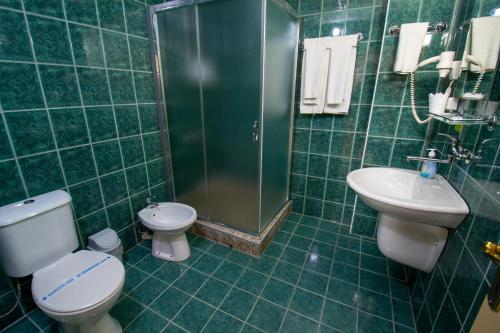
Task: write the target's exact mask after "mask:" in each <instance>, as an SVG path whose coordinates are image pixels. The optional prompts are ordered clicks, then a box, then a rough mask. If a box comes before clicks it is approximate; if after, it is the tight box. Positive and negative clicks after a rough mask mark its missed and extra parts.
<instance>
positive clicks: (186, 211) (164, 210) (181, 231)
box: [139, 202, 197, 261]
mask: <svg viewBox="0 0 500 333" xmlns="http://www.w3.org/2000/svg"><path fill="white" fill-rule="evenodd" d="M139 218H140V220H141V222H142V223H143V224H144V225H145V226H146V227H147V228H149V229H151V230H153V232H154V234H153V248H152V254H153V255H154V256H155V257H158V258H160V259H165V260H170V261H182V260H186V259H187V258H189V256H190V255H191V251H190V250H189V244H188V241H187V238H186V234H185V231H186V230H188V229H189V228H190V227H191V226H192V225H193V223H194V222H195V221H196V218H197V214H196V210H195V209H194V208H193V207H190V206H188V205H184V204H181V203H176V202H161V203H159V204H158V206H149V207H147V208H144V209H143V210H141V211H140V212H139Z"/></svg>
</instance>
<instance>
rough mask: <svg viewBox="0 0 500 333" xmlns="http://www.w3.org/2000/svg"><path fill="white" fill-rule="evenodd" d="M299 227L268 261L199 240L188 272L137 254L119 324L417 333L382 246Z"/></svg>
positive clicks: (404, 290) (137, 250)
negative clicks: (377, 248) (380, 247)
mask: <svg viewBox="0 0 500 333" xmlns="http://www.w3.org/2000/svg"><path fill="white" fill-rule="evenodd" d="M290 219H294V220H295V221H296V222H291V221H288V222H287V223H285V224H284V228H289V231H290V233H288V232H283V231H282V232H281V235H284V234H288V235H285V236H281V238H279V239H278V241H273V242H272V243H271V244H270V246H269V247H268V249H267V250H266V253H265V254H264V255H263V256H261V257H260V258H256V257H252V256H248V255H246V254H244V253H242V252H239V251H236V250H233V249H231V248H229V247H226V246H224V245H220V244H216V243H213V242H211V241H209V240H207V239H203V238H201V237H198V236H195V235H192V234H190V233H188V239H189V241H190V244H191V254H192V256H191V257H190V258H189V259H188V260H186V261H184V262H169V261H163V260H160V259H158V258H155V257H153V256H152V255H151V241H145V242H142V243H141V244H139V245H137V246H134V247H132V248H131V249H130V250H129V251H128V252H126V253H125V254H124V262H125V266H126V279H125V281H126V282H125V286H124V295H123V296H122V297H121V298H120V300H119V302H118V303H117V304H116V305H115V306H114V307H113V309H112V310H111V314H112V315H113V316H114V317H115V318H116V319H117V320H118V321H119V322H120V323H121V325H122V327H123V329H124V332H160V331H161V332H172V333H176V332H200V331H202V332H217V333H218V332H224V333H232V332H244V333H251V332H260V333H262V332H284V333H293V332H300V333H303V332H320V333H327V332H338V331H344V332H357V333H365V332H366V333H368V332H377V333H378V332H393V329H394V332H396V333H399V332H401V333H402V332H414V330H413V328H412V327H413V317H412V315H413V314H412V311H411V306H410V304H409V300H410V299H409V295H410V293H409V288H408V284H407V283H406V282H405V281H402V280H398V279H394V278H390V277H389V276H388V275H387V271H388V270H389V271H390V265H389V264H390V262H389V264H388V261H387V260H386V259H385V258H384V257H381V256H380V255H379V253H378V252H377V251H376V243H375V242H373V241H371V240H367V239H365V238H363V239H360V238H359V237H351V235H349V234H347V236H341V235H337V233H331V232H328V231H326V230H323V229H324V228H326V229H327V230H330V231H334V230H335V231H338V230H339V229H338V228H337V225H336V224H335V225H333V223H331V222H327V221H324V220H319V219H317V218H312V217H308V216H304V217H303V216H301V215H298V214H293V215H291V217H290ZM330 224H332V225H330ZM321 227H323V229H322V228H321ZM313 230H314V235H313V234H312V232H313ZM304 236H305V237H304ZM309 237H314V240H311V238H309ZM337 237H338V240H337ZM292 240H293V241H292ZM290 241H292V245H291V244H290ZM280 242H283V243H280ZM334 244H337V246H335V245H334ZM302 249H307V251H304V250H302ZM359 266H360V267H359ZM403 273H404V272H403ZM405 274H406V273H405ZM391 276H392V275H391ZM29 318H30V320H33V321H34V322H35V323H37V325H39V326H40V327H41V326H44V330H45V331H46V332H51V331H53V330H54V329H56V328H57V323H54V322H53V321H50V320H49V321H48V317H47V318H45V317H43V316H41V315H40V311H39V310H35V311H33V312H31V313H30V315H29ZM31 324H32V322H31V321H29V320H22V321H19V322H18V323H17V324H15V325H11V326H10V327H9V328H8V330H7V331H9V332H22V331H23V330H25V327H28V326H30V325H31ZM394 332H393V333H394Z"/></svg>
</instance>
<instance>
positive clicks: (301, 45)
mask: <svg viewBox="0 0 500 333" xmlns="http://www.w3.org/2000/svg"><path fill="white" fill-rule="evenodd" d="M356 35H358V42H359V41H362V40H363V38H365V37H364V35H363V33H362V32H358V33H357V34H356ZM299 50H304V42H303V41H300V42H299Z"/></svg>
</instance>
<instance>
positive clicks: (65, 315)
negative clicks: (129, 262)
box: [31, 250, 125, 333]
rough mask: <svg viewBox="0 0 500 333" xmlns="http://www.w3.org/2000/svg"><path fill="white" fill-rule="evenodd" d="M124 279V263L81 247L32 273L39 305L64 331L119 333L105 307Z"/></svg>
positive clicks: (120, 288) (32, 289)
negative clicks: (80, 249)
mask: <svg viewBox="0 0 500 333" xmlns="http://www.w3.org/2000/svg"><path fill="white" fill-rule="evenodd" d="M124 282H125V270H124V268H123V264H122V263H121V262H120V261H119V260H118V259H117V258H115V257H114V256H111V255H109V254H106V253H102V252H96V251H87V250H82V251H78V252H76V253H71V254H68V255H66V256H64V257H63V258H61V259H59V260H58V261H56V262H55V263H53V264H51V265H50V266H47V267H44V268H42V269H41V270H39V271H37V272H35V273H34V274H33V282H32V284H31V291H32V294H33V299H34V300H35V303H36V304H37V305H38V307H39V308H40V309H41V310H42V311H43V312H45V314H47V315H48V316H49V317H51V318H53V319H54V320H56V321H58V322H59V323H60V324H61V327H62V330H63V332H64V333H120V332H121V331H122V328H121V326H120V324H119V323H118V322H117V321H116V320H115V319H114V318H112V317H111V316H110V315H109V313H108V311H109V310H110V309H111V307H112V306H113V305H114V304H115V303H116V301H117V300H118V298H119V297H120V294H121V292H122V289H123V284H124Z"/></svg>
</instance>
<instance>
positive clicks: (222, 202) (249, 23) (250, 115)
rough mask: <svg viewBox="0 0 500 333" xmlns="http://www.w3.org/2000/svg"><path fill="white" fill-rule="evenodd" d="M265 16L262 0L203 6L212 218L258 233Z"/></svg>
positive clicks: (203, 82)
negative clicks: (263, 14)
mask: <svg viewBox="0 0 500 333" xmlns="http://www.w3.org/2000/svg"><path fill="white" fill-rule="evenodd" d="M261 12H262V2H261V1H248V0H219V1H215V2H207V3H203V4H200V5H198V19H199V36H200V37H199V42H200V55H201V62H200V63H201V73H202V75H201V85H202V99H203V114H204V119H205V147H206V165H207V185H208V191H207V193H208V200H209V206H210V219H211V220H212V221H215V222H221V223H225V224H228V225H231V226H233V227H235V228H238V229H241V230H243V231H247V232H252V233H258V231H259V186H258V185H259V142H258V138H257V136H258V132H259V121H260V119H259V113H260V112H259V110H260V100H261V99H260V81H261V65H260V61H261V25H262V21H261V20H262V15H261ZM254 132H255V133H254ZM254 134H256V135H257V136H256V135H254Z"/></svg>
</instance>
